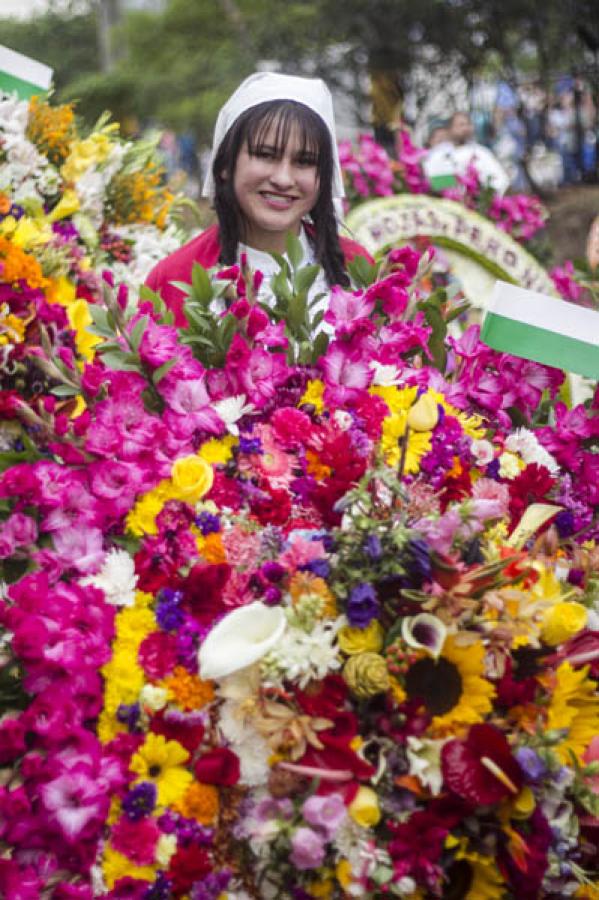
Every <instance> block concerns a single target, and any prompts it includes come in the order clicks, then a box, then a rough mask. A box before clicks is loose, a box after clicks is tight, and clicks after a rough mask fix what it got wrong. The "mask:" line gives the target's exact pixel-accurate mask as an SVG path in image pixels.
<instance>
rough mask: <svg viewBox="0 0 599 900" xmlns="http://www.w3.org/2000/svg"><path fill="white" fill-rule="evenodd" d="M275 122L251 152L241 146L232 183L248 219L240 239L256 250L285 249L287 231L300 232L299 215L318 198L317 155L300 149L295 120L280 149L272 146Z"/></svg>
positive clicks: (306, 211) (307, 210)
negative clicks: (285, 141)
mask: <svg viewBox="0 0 599 900" xmlns="http://www.w3.org/2000/svg"><path fill="white" fill-rule="evenodd" d="M276 131H277V127H276V122H274V123H273V124H272V125H271V127H270V128H269V129H268V131H267V132H266V133H265V135H264V137H263V139H262V141H261V143H260V144H259V145H258V146H256V147H254V152H253V153H250V150H249V147H248V144H247V141H246V142H245V143H244V145H243V146H242V148H241V150H240V152H239V156H238V157H237V164H236V166H235V175H234V180H233V187H234V189H235V196H236V197H237V202H238V203H239V206H240V208H241V211H242V213H243V215H244V216H245V220H246V230H245V232H244V240H245V243H247V244H248V245H249V246H250V247H254V248H255V249H256V250H267V251H271V252H278V253H283V252H284V251H285V236H286V234H287V233H288V232H289V231H291V232H293V234H299V230H300V226H301V221H302V219H303V218H304V217H305V216H306V215H307V214H308V213H309V212H310V210H311V209H312V208H313V206H314V204H315V203H316V200H317V198H318V190H319V184H318V169H317V159H316V154H315V153H313V152H311V151H308V150H306V149H302V147H303V142H302V139H301V134H300V133H299V130H298V127H297V125H295V124H294V125H293V126H292V127H291V130H290V132H289V139H288V141H287V145H286V147H285V148H284V150H283V152H282V153H280V152H277V149H276Z"/></svg>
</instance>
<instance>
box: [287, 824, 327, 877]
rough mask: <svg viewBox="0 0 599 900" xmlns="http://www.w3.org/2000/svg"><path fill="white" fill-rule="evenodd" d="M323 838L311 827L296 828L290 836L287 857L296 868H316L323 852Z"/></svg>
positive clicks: (320, 862)
mask: <svg viewBox="0 0 599 900" xmlns="http://www.w3.org/2000/svg"><path fill="white" fill-rule="evenodd" d="M324 843H325V839H324V837H323V836H322V835H321V834H319V833H318V832H317V831H314V829H313V828H298V829H297V831H296V832H295V833H294V835H293V837H292V838H291V848H292V849H291V854H290V856H289V859H290V860H291V862H292V863H293V865H294V866H296V867H297V868H298V869H317V868H318V866H320V865H322V861H323V859H324V854H325V846H324Z"/></svg>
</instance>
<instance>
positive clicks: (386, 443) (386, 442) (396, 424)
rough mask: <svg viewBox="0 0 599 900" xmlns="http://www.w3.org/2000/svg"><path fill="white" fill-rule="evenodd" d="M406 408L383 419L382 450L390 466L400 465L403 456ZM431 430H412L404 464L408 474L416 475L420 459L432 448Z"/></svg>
mask: <svg viewBox="0 0 599 900" xmlns="http://www.w3.org/2000/svg"><path fill="white" fill-rule="evenodd" d="M407 417H408V413H407V411H406V410H402V411H401V412H397V413H394V414H392V415H390V416H387V418H386V419H384V421H383V433H382V437H381V450H382V451H383V453H384V454H385V462H386V463H387V465H389V466H397V465H399V460H400V458H401V440H402V438H403V436H404V434H405V432H406V419H407ZM431 436H432V432H430V431H410V433H409V435H408V447H407V450H406V458H405V464H404V472H405V473H406V475H415V474H416V473H417V472H418V470H419V469H420V460H421V459H422V457H423V456H424V454H425V453H428V451H429V450H430V449H431Z"/></svg>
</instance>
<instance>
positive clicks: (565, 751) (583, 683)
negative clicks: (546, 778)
mask: <svg viewBox="0 0 599 900" xmlns="http://www.w3.org/2000/svg"><path fill="white" fill-rule="evenodd" d="M588 674H589V667H588V666H584V667H583V668H581V669H573V668H572V666H571V665H570V663H568V662H564V663H562V664H561V666H559V667H558V669H557V670H556V673H555V685H554V686H552V690H551V700H550V703H549V708H548V710H547V727H548V728H549V729H565V731H566V735H565V737H564V739H563V740H562V741H561V742H560V743H559V744H558V745H557V746H556V748H555V750H556V753H557V754H558V756H559V758H560V760H561V761H562V762H563V763H564V764H566V763H569V762H570V752H573V753H574V754H575V755H576V756H577V758H578V759H579V760H580V761H581V762H582V757H583V754H584V752H585V750H586V749H587V747H588V746H589V744H590V743H591V740H592V739H593V738H594V737H595V736H596V735H597V734H599V696H597V692H596V685H595V682H594V681H593V680H592V679H590V678H589V677H588Z"/></svg>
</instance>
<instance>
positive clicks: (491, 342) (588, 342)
mask: <svg viewBox="0 0 599 900" xmlns="http://www.w3.org/2000/svg"><path fill="white" fill-rule="evenodd" d="M480 337H481V340H482V341H484V342H485V344H488V346H489V347H492V348H493V350H499V351H500V352H502V353H511V354H512V356H522V357H524V359H534V360H535V361H536V362H540V363H544V364H545V365H546V366H555V368H557V369H564V370H565V371H567V372H577V373H578V374H579V375H586V376H587V377H588V378H594V379H599V312H595V310H592V309H586V307H583V306H577V305H576V304H575V303H568V302H567V301H566V300H558V299H557V298H556V297H550V296H548V295H547V294H540V293H538V292H537V291H527V290H524V288H521V287H517V286H516V285H514V284H508V283H507V282H505V281H498V282H497V283H496V284H495V289H494V291H493V295H492V297H491V300H490V302H489V304H488V306H487V312H486V315H485V318H484V321H483V325H482V329H481V334H480Z"/></svg>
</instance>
